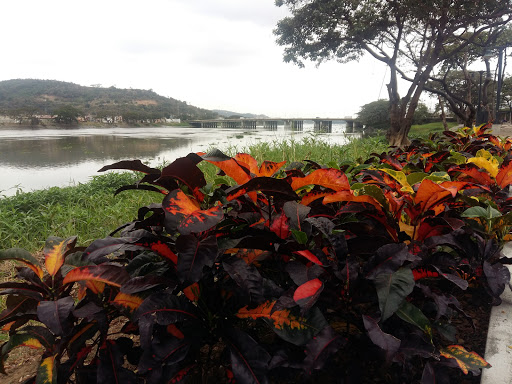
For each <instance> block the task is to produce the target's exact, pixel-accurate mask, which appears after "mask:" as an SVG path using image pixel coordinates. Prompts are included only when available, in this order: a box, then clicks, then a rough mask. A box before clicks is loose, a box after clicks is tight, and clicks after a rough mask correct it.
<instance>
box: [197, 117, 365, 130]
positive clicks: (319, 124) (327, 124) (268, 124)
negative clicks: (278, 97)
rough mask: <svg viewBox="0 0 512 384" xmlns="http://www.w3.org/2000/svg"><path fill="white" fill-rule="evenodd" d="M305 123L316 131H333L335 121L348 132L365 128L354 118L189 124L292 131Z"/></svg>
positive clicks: (304, 118)
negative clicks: (283, 127) (310, 124)
mask: <svg viewBox="0 0 512 384" xmlns="http://www.w3.org/2000/svg"><path fill="white" fill-rule="evenodd" d="M304 121H312V122H313V125H314V128H315V130H326V131H331V130H332V122H333V121H344V122H345V123H346V126H347V131H348V132H352V131H353V130H354V128H356V129H357V128H363V124H361V123H360V122H358V121H357V119H354V118H352V117H337V118H320V117H314V118H312V117H293V118H289V117H273V118H241V119H205V120H192V121H189V124H190V125H192V126H193V127H196V128H248V129H256V128H258V127H263V128H266V129H277V126H278V125H284V126H285V127H290V128H292V129H298V130H301V129H302V128H303V127H304Z"/></svg>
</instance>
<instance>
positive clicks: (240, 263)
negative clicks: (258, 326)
mask: <svg viewBox="0 0 512 384" xmlns="http://www.w3.org/2000/svg"><path fill="white" fill-rule="evenodd" d="M222 265H223V266H224V270H225V271H226V272H227V273H228V274H229V276H231V278H232V279H233V280H234V281H235V283H236V284H237V285H238V286H239V287H240V288H242V289H243V290H244V291H245V292H246V293H247V294H248V295H249V297H250V299H251V302H253V303H256V304H260V303H261V302H262V301H264V300H265V298H264V297H263V278H262V277H261V275H260V273H259V272H258V269H257V268H256V267H255V266H254V265H252V264H250V265H249V264H247V263H246V262H245V261H244V260H242V259H240V258H238V257H235V256H233V257H230V258H229V259H227V260H225V261H224V262H223V263H222Z"/></svg>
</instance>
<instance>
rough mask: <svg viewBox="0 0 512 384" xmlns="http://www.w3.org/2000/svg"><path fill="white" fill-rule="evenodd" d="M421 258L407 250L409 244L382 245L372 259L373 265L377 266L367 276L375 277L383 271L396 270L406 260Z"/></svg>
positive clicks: (392, 271) (369, 277) (390, 271)
mask: <svg viewBox="0 0 512 384" xmlns="http://www.w3.org/2000/svg"><path fill="white" fill-rule="evenodd" d="M419 260H421V258H420V257H419V256H415V255H413V254H412V253H410V252H409V251H408V250H407V246H406V245H405V244H403V243H400V244H387V245H384V246H382V247H380V248H379V249H378V250H377V252H376V254H375V256H374V257H373V258H372V259H371V261H370V263H369V264H371V265H375V267H374V268H373V269H372V270H371V271H370V272H369V273H368V275H367V278H368V279H370V280H373V279H375V278H376V277H377V276H378V275H380V274H383V273H394V272H396V271H397V270H398V269H399V268H400V267H401V266H402V265H403V264H404V263H405V262H406V261H410V262H414V261H419Z"/></svg>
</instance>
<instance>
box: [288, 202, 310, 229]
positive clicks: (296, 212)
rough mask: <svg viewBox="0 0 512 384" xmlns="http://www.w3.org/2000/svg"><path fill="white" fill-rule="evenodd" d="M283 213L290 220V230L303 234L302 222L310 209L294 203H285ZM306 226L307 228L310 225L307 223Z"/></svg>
mask: <svg viewBox="0 0 512 384" xmlns="http://www.w3.org/2000/svg"><path fill="white" fill-rule="evenodd" d="M283 211H284V214H285V215H286V217H288V219H289V220H290V221H289V223H290V227H291V228H292V229H295V230H297V231H303V232H305V229H304V225H305V223H304V220H305V219H306V217H307V216H308V214H309V212H310V211H311V207H307V206H305V205H302V204H299V203H297V202H296V201H287V202H286V203H284V205H283ZM307 226H308V227H309V226H310V223H307Z"/></svg>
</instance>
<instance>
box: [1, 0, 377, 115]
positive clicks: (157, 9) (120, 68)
mask: <svg viewBox="0 0 512 384" xmlns="http://www.w3.org/2000/svg"><path fill="white" fill-rule="evenodd" d="M0 12H1V14H2V15H3V16H4V17H3V21H2V23H1V24H0V34H1V36H3V41H2V46H3V51H4V55H3V58H2V59H3V62H2V71H0V80H7V79H11V78H42V79H56V80H62V81H71V82H74V83H78V84H82V85H91V84H102V85H103V86H111V85H115V86H116V87H119V88H129V87H132V88H143V89H150V88H151V89H153V90H155V91H156V92H158V93H160V94H162V95H164V96H169V97H173V98H176V99H179V100H184V101H187V102H188V103H189V104H192V105H195V106H198V107H202V108H208V109H226V110H232V111H235V112H252V113H264V114H267V115H270V116H278V115H281V116H298V115H302V116H306V115H307V116H326V117H327V116H330V117H341V116H345V115H351V114H354V113H355V112H357V111H358V110H359V107H360V106H361V105H363V104H365V103H368V102H370V101H373V100H375V99H377V97H378V96H379V93H380V94H381V97H385V96H386V93H385V87H384V88H383V90H382V92H381V91H380V90H381V85H382V81H383V79H384V71H385V69H384V67H383V66H381V65H378V64H377V63H376V62H374V61H372V59H371V58H365V59H363V60H361V62H360V63H350V64H343V65H342V64H338V63H335V62H329V63H326V64H323V65H321V66H320V67H319V68H316V67H315V66H314V65H313V64H311V65H308V66H307V68H305V69H299V68H297V67H296V66H294V65H292V64H286V63H283V61H282V48H281V47H278V46H277V45H276V43H275V36H274V35H273V29H274V28H275V25H276V22H277V21H278V20H279V19H281V18H282V17H284V16H285V15H286V14H287V12H286V9H284V8H278V7H276V6H275V5H274V0H150V1H147V2H140V1H135V0H122V1H121V0H109V1H104V0H87V1H85V0H74V1H69V0H48V1H41V0H16V1H3V2H1V3H0Z"/></svg>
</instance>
